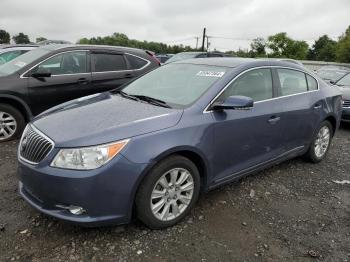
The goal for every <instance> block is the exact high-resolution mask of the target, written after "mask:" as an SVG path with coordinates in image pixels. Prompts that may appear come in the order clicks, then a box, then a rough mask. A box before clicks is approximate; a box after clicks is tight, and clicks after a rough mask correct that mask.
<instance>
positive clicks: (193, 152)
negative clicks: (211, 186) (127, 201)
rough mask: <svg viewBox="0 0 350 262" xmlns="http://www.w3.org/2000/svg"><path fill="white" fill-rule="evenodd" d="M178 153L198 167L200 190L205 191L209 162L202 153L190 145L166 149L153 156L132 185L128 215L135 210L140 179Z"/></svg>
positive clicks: (131, 214)
mask: <svg viewBox="0 0 350 262" xmlns="http://www.w3.org/2000/svg"><path fill="white" fill-rule="evenodd" d="M173 155H180V156H183V157H186V158H188V159H189V160H191V161H192V162H193V163H194V164H195V165H196V167H197V168H198V171H199V175H200V179H201V188H200V191H206V190H207V189H208V176H209V174H210V170H209V164H208V161H207V159H206V158H205V156H204V154H203V153H201V152H200V151H199V150H198V149H196V148H194V147H190V146H180V147H174V148H171V149H168V150H166V151H164V152H162V153H161V154H159V155H158V156H157V157H155V158H154V159H153V160H152V161H151V162H150V163H149V164H148V165H147V166H146V168H145V169H144V170H143V172H142V174H141V176H140V178H139V179H138V181H137V183H136V186H135V187H134V190H133V193H132V204H131V205H130V211H129V216H130V217H131V216H133V213H134V210H135V208H134V207H135V197H136V194H137V192H138V190H139V188H140V185H141V183H142V181H143V180H144V179H145V178H146V176H147V174H148V173H149V172H150V171H151V170H152V169H153V168H154V167H155V166H156V165H157V164H158V163H159V162H160V161H162V160H164V159H166V158H168V157H170V156H173Z"/></svg>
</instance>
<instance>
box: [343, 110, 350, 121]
mask: <svg viewBox="0 0 350 262" xmlns="http://www.w3.org/2000/svg"><path fill="white" fill-rule="evenodd" d="M341 121H342V122H348V123H350V107H343V111H342V116H341Z"/></svg>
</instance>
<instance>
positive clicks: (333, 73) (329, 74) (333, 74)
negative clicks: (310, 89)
mask: <svg viewBox="0 0 350 262" xmlns="http://www.w3.org/2000/svg"><path fill="white" fill-rule="evenodd" d="M346 73H347V71H344V70H319V71H318V72H317V74H318V75H319V76H320V77H321V78H322V79H325V80H331V81H337V80H338V79H340V78H341V77H343V76H344V75H345V74H346Z"/></svg>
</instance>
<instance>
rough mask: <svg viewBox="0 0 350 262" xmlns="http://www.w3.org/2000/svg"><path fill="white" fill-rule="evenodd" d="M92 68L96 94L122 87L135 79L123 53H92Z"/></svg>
mask: <svg viewBox="0 0 350 262" xmlns="http://www.w3.org/2000/svg"><path fill="white" fill-rule="evenodd" d="M91 67H92V86H93V89H94V91H95V93H100V92H105V91H109V90H112V89H115V88H117V87H120V86H121V85H123V84H125V83H126V82H128V81H130V80H131V79H132V78H133V77H134V72H133V70H130V69H129V68H128V64H127V60H126V58H125V55H124V54H123V53H122V52H115V51H100V50H95V51H93V52H92V59H91Z"/></svg>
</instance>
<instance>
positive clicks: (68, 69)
mask: <svg viewBox="0 0 350 262" xmlns="http://www.w3.org/2000/svg"><path fill="white" fill-rule="evenodd" d="M40 70H45V71H48V72H50V73H51V74H52V75H64V74H80V73H87V72H88V70H87V53H86V51H74V52H67V53H62V54H59V55H56V56H53V57H51V58H49V59H47V60H46V61H44V62H42V63H41V64H40V65H38V66H37V67H36V68H35V69H34V70H33V72H35V71H40Z"/></svg>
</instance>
